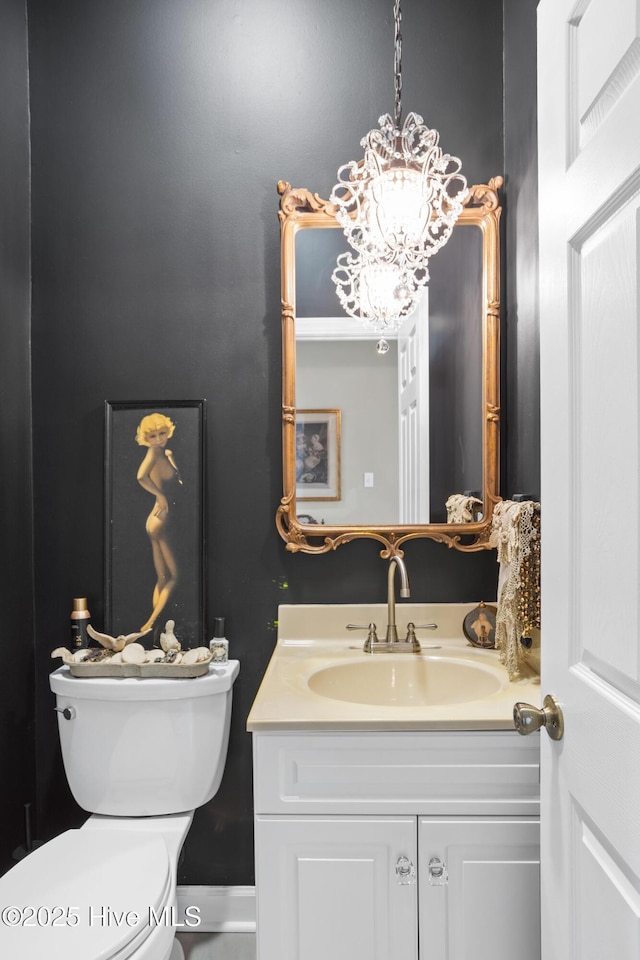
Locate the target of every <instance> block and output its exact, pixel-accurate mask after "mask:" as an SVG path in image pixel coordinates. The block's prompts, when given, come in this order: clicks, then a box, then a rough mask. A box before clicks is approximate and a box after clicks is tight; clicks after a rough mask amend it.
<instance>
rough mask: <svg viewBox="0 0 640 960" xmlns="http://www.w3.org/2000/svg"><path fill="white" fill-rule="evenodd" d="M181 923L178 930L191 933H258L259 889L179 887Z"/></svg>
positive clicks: (179, 918) (179, 917)
mask: <svg viewBox="0 0 640 960" xmlns="http://www.w3.org/2000/svg"><path fill="white" fill-rule="evenodd" d="M188 907H191V910H189V913H185V911H186V910H187V908H188ZM196 911H197V912H196ZM194 917H199V918H200V923H199V924H198V925H197V926H195V925H194V923H193V918H194ZM178 920H179V923H180V924H183V926H181V927H178V930H183V931H190V932H191V933H255V930H256V888H255V887H208V886H200V885H187V886H179V887H178Z"/></svg>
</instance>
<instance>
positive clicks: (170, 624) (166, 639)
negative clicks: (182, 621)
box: [160, 620, 181, 653]
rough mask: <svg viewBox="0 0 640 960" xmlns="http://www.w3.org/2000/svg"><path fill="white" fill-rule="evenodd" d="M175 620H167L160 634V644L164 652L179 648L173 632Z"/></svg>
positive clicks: (178, 642)
mask: <svg viewBox="0 0 640 960" xmlns="http://www.w3.org/2000/svg"><path fill="white" fill-rule="evenodd" d="M175 625H176V622H175V620H167V622H166V623H165V625H164V633H161V634H160V646H161V647H162V649H163V650H164V652H165V653H169V651H170V650H180V649H181V646H180V641H179V640H178V638H177V637H176V635H175V633H174V632H173V628H174V627H175Z"/></svg>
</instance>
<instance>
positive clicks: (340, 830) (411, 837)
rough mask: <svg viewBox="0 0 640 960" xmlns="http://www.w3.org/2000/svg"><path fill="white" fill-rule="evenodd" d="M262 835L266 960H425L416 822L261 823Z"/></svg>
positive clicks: (261, 949) (261, 941) (260, 898)
mask: <svg viewBox="0 0 640 960" xmlns="http://www.w3.org/2000/svg"><path fill="white" fill-rule="evenodd" d="M255 828H256V891H257V926H258V938H257V939H258V960H354V957H361V958H363V960H417V957H418V944H417V928H418V918H417V883H416V878H415V875H411V872H410V867H409V865H408V864H409V863H410V864H411V865H413V866H414V868H415V866H416V863H417V840H416V818H415V817H292V818H288V817H268V816H258V817H256V819H255ZM400 858H406V862H405V860H401V863H400V868H401V870H403V869H406V870H409V873H408V875H406V876H398V873H397V869H396V868H397V864H398V860H399V859H400ZM406 881H408V882H406Z"/></svg>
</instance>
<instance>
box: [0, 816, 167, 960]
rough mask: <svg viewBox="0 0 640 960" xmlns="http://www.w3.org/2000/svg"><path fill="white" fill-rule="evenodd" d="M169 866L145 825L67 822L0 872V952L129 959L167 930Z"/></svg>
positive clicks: (160, 842)
mask: <svg viewBox="0 0 640 960" xmlns="http://www.w3.org/2000/svg"><path fill="white" fill-rule="evenodd" d="M170 867H171V861H170V857H169V852H168V850H167V846H166V843H165V841H164V839H162V837H160V836H157V835H154V834H153V833H149V832H148V831H146V832H144V833H143V832H137V831H135V830H122V829H113V830H108V829H105V830H99V831H88V830H68V831H67V832H66V833H63V834H61V835H60V836H59V837H56V838H55V839H54V840H51V841H50V842H49V843H47V844H45V845H44V846H43V847H40V848H39V849H38V850H36V851H34V852H33V853H32V854H30V855H29V856H28V857H27V858H26V859H25V860H23V861H21V862H20V863H19V864H17V866H15V867H14V868H13V869H12V870H10V871H9V873H7V874H6V875H5V876H4V877H1V878H0V910H2V912H1V913H0V956H3V957H20V958H21V960H42V958H43V957H50V956H55V957H64V958H65V960H126V958H128V957H130V956H131V955H132V953H133V952H134V951H136V950H137V949H138V948H139V947H140V946H141V945H142V944H143V943H144V941H145V940H146V939H147V938H148V937H149V935H150V934H151V933H152V931H153V930H155V929H157V928H158V927H159V926H164V927H165V928H166V932H167V934H169V932H170V929H171V927H172V921H173V917H172V910H171V904H169V903H168V900H169V895H170V892H171V890H172V873H171V870H170ZM11 908H15V909H14V910H13V911H12V912H8V911H10V910H11ZM172 936H173V932H172V931H171V937H172Z"/></svg>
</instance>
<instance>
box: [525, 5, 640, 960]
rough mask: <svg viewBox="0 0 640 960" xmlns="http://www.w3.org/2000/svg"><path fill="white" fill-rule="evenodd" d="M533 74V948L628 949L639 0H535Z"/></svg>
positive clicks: (637, 729) (632, 910) (632, 862)
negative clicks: (537, 881)
mask: <svg viewBox="0 0 640 960" xmlns="http://www.w3.org/2000/svg"><path fill="white" fill-rule="evenodd" d="M538 78H539V79H538V134H539V151H540V152H539V159H540V163H539V183H540V269H541V282H540V326H541V371H542V373H541V406H542V516H543V533H542V549H543V555H542V616H543V623H542V636H543V656H542V692H543V693H545V694H552V695H554V696H555V697H557V698H558V700H559V701H560V703H561V705H562V708H563V711H564V720H565V734H564V738H563V739H562V740H560V741H556V742H553V741H552V740H550V739H549V738H548V737H547V736H546V734H545V733H544V732H542V734H541V738H542V739H541V747H542V840H541V842H542V957H543V960H607V958H611V960H638V958H639V957H640V645H639V632H640V614H639V599H640V593H639V579H640V563H639V537H640V511H639V506H638V502H639V494H640V490H639V479H640V476H639V468H638V459H639V443H638V431H639V428H640V422H639V416H638V364H639V350H640V340H639V336H638V320H639V313H640V311H639V300H640V284H639V283H638V267H639V260H640V258H639V251H640V231H639V229H638V227H639V223H640V39H639V4H638V0H541V3H540V5H539V7H538Z"/></svg>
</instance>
